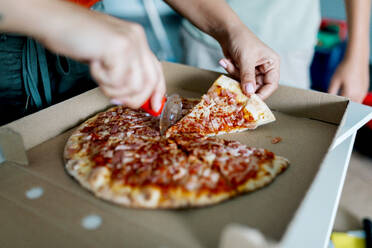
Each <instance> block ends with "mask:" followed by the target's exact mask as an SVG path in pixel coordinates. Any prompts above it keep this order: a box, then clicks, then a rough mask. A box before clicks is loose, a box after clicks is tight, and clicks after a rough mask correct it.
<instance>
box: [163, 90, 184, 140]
mask: <svg viewBox="0 0 372 248" xmlns="http://www.w3.org/2000/svg"><path fill="white" fill-rule="evenodd" d="M181 117H182V100H181V97H180V96H179V95H177V94H173V95H171V96H169V97H167V101H166V102H165V105H164V108H163V111H162V112H161V115H160V122H159V128H160V134H161V135H162V136H164V134H165V132H166V131H167V130H168V128H169V127H171V126H173V125H174V124H175V123H176V122H177V121H178V120H179V119H181Z"/></svg>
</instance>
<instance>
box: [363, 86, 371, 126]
mask: <svg viewBox="0 0 372 248" xmlns="http://www.w3.org/2000/svg"><path fill="white" fill-rule="evenodd" d="M363 104H365V105H368V106H372V92H370V93H368V94H367V96H366V98H364V101H363ZM367 126H368V128H369V129H371V130H372V121H369V122H368V123H367Z"/></svg>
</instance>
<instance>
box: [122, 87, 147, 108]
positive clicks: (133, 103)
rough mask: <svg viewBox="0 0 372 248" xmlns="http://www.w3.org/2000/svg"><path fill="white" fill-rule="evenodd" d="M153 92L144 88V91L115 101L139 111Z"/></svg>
mask: <svg viewBox="0 0 372 248" xmlns="http://www.w3.org/2000/svg"><path fill="white" fill-rule="evenodd" d="M152 91H153V88H150V87H144V88H143V90H142V91H141V92H139V93H137V94H133V95H128V96H125V97H122V98H118V99H115V100H117V101H118V102H121V103H122V104H124V105H126V106H128V107H130V108H133V109H138V108H139V107H141V106H142V105H143V104H144V103H145V101H147V99H149V97H150V95H151V93H152Z"/></svg>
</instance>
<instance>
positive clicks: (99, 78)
mask: <svg viewBox="0 0 372 248" xmlns="http://www.w3.org/2000/svg"><path fill="white" fill-rule="evenodd" d="M89 70H90V74H91V75H92V77H93V79H94V80H95V81H96V82H97V83H98V84H105V83H108V82H109V79H108V76H107V74H106V71H105V69H104V67H103V66H102V64H101V62H100V61H99V60H93V61H92V62H91V63H90V66H89Z"/></svg>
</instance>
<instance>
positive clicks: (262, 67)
mask: <svg viewBox="0 0 372 248" xmlns="http://www.w3.org/2000/svg"><path fill="white" fill-rule="evenodd" d="M274 67H275V64H274V61H273V60H272V59H265V61H263V62H262V64H259V65H258V66H257V68H258V70H259V72H261V73H262V74H265V73H266V72H268V71H270V70H272V69H274Z"/></svg>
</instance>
